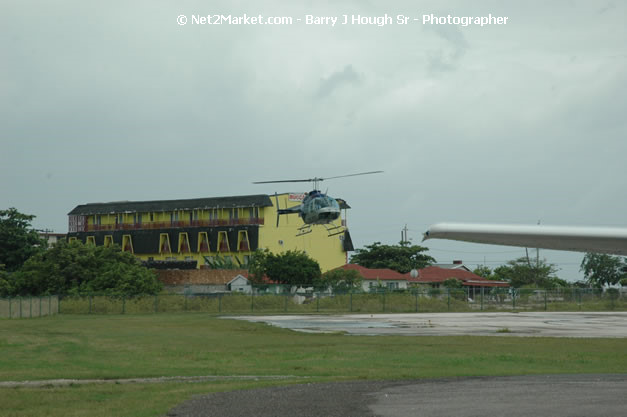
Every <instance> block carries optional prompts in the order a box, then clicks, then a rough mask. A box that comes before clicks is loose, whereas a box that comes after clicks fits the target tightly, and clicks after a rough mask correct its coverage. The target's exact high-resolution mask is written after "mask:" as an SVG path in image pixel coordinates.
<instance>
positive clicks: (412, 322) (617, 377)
mask: <svg viewBox="0 0 627 417" xmlns="http://www.w3.org/2000/svg"><path fill="white" fill-rule="evenodd" d="M232 318H235V319H241V320H249V321H255V322H266V323H268V324H270V325H273V326H279V327H283V328H289V329H293V330H297V331H304V332H345V333H346V334H349V335H412V336H421V335H424V336H427V335H428V336H435V335H488V336H504V337H509V336H549V337H627V313H596V312H595V313H554V312H545V313H537V312H535V313H527V312H521V313H418V314H347V315H338V316H287V315H286V316H247V317H243V316H238V317H232ZM617 354H621V352H617ZM626 394H627V374H612V375H542V376H513V377H474V378H455V379H450V378H449V379H436V380H415V381H356V382H337V383H326V384H300V385H291V386H284V387H274V388H264V389H255V390H246V391H233V392H226V393H214V394H209V395H203V396H197V397H195V398H193V399H191V400H189V401H187V402H185V403H183V404H181V405H179V406H177V407H175V408H173V409H172V410H170V412H169V413H168V414H167V415H168V416H170V417H191V416H213V417H219V416H230V417H239V416H256V417H270V416H272V417H287V416H290V417H291V416H299V417H314V416H316V417H317V416H324V417H340V416H341V417H364V416H365V417H368V416H370V417H377V416H379V417H409V416H435V417H439V416H442V417H444V416H447V417H448V416H457V417H471V416H481V417H491V416H503V415H507V416H508V417H523V416H552V417H566V416H571V417H572V416H574V417H577V416H581V417H601V416H604V417H614V416H616V417H624V416H627V395H626Z"/></svg>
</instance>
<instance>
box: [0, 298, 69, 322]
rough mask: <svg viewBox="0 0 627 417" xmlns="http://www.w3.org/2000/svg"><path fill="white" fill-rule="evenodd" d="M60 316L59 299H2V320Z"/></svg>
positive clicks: (0, 307)
mask: <svg viewBox="0 0 627 417" xmlns="http://www.w3.org/2000/svg"><path fill="white" fill-rule="evenodd" d="M53 314H59V297H58V296H56V295H49V296H42V297H16V298H0V318H6V319H23V318H33V317H43V316H51V315H53Z"/></svg>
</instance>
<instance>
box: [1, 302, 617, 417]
mask: <svg viewBox="0 0 627 417" xmlns="http://www.w3.org/2000/svg"><path fill="white" fill-rule="evenodd" d="M0 352H1V355H0V381H23V380H44V379H55V378H79V379H87V378H104V379H117V378H136V377H159V376H200V375H223V376H228V375H261V376H265V375H292V376H294V378H290V379H287V380H282V381H279V382H277V381H243V380H242V381H219V382H202V383H178V382H177V383H162V384H123V385H116V384H107V385H102V384H94V385H75V386H69V387H43V388H0V404H1V406H0V415H2V416H35V415H48V416H72V415H95V416H111V415H129V416H157V415H163V414H165V412H166V411H167V410H168V409H169V408H171V407H173V406H174V405H176V404H178V403H180V402H182V401H184V400H186V399H188V398H189V397H190V396H191V395H194V394H198V393H204V392H211V391H224V390H233V389H242V388H251V387H259V386H267V385H271V384H287V383H298V382H305V381H307V382H311V381H330V380H354V379H414V378H438V377H451V376H479V375H522V374H556V373H623V372H627V340H626V339H565V338H559V339H558V338H522V337H402V336H398V337H396V336H385V337H382V336H378V337H372V336H346V335H341V334H306V333H297V332H292V331H289V330H284V329H278V328H274V327H270V326H266V325H263V324H256V323H248V322H243V321H237V320H224V319H220V318H217V317H215V316H211V315H207V314H202V313H187V314H153V315H115V316H102V315H92V316H89V315H59V316H54V317H45V318H41V319H30V320H0Z"/></svg>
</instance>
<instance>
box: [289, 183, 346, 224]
mask: <svg viewBox="0 0 627 417" xmlns="http://www.w3.org/2000/svg"><path fill="white" fill-rule="evenodd" d="M299 215H300V217H301V218H302V219H303V222H304V223H305V224H327V223H331V222H333V221H334V220H337V219H338V218H339V217H340V205H339V203H338V202H337V201H336V200H335V199H334V198H333V197H329V196H328V195H326V194H323V193H321V192H320V191H318V190H313V191H310V192H309V193H308V194H307V196H306V197H305V199H304V200H303V202H302V204H301V207H300V213H299Z"/></svg>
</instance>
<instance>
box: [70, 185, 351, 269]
mask: <svg viewBox="0 0 627 417" xmlns="http://www.w3.org/2000/svg"><path fill="white" fill-rule="evenodd" d="M303 197H304V194H300V193H298V194H297V193H292V194H288V193H286V194H279V195H278V196H277V199H278V204H279V207H281V208H282V209H284V208H286V207H294V206H297V205H299V204H300V202H301V201H302V199H303ZM339 201H340V204H341V208H342V209H344V213H343V214H344V216H343V218H344V219H345V218H346V216H345V215H346V209H348V208H350V207H349V206H348V205H346V203H344V202H343V201H341V200H339ZM275 204H276V199H275V197H274V196H272V198H270V196H268V195H267V194H258V195H245V196H234V197H214V198H197V199H189V200H163V201H118V202H111V203H91V204H82V205H79V206H77V207H76V208H74V210H72V211H71V212H70V213H68V217H69V219H68V220H69V229H68V230H69V233H68V238H69V240H70V241H71V240H80V241H82V242H84V243H91V244H95V245H111V244H118V245H120V246H121V247H122V249H123V250H125V251H128V252H131V253H133V254H135V255H136V256H137V257H139V258H140V259H142V260H148V261H150V260H154V261H159V260H161V261H175V260H178V261H182V260H195V261H197V264H198V266H201V265H205V264H207V263H208V262H211V261H214V260H217V259H218V258H222V259H224V260H225V261H228V260H230V261H232V262H234V263H235V264H238V265H242V266H245V265H246V264H247V263H248V261H249V259H250V255H251V254H252V253H253V252H254V251H255V250H256V249H258V248H261V249H265V248H267V249H269V250H270V251H271V252H273V253H279V252H283V251H288V250H300V251H304V252H305V253H307V254H308V255H309V256H310V257H312V258H313V259H315V260H316V261H318V263H319V264H320V268H321V269H322V271H323V272H324V271H328V270H330V269H333V268H337V267H339V266H342V265H344V264H346V261H347V252H348V251H352V250H353V244H352V241H351V238H350V234H349V233H348V230H346V231H344V232H343V233H341V234H339V235H335V236H329V233H328V232H327V229H326V228H325V227H324V226H312V228H311V232H310V233H306V234H301V235H300V236H297V235H298V234H299V228H300V227H301V226H303V221H302V220H301V218H300V217H299V216H298V215H295V214H291V215H283V216H281V219H280V222H279V225H278V226H277V207H275ZM343 218H342V217H340V219H338V220H336V221H335V223H334V224H333V226H336V227H340V226H346V224H345V220H343Z"/></svg>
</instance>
